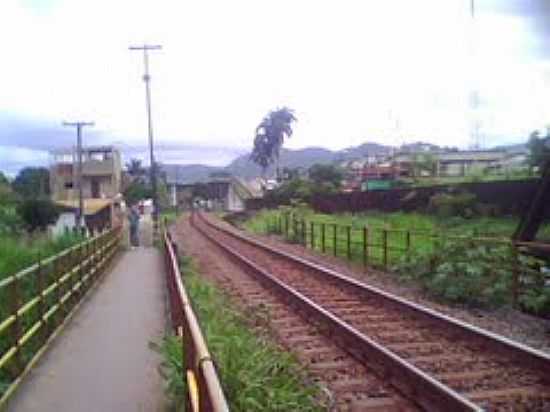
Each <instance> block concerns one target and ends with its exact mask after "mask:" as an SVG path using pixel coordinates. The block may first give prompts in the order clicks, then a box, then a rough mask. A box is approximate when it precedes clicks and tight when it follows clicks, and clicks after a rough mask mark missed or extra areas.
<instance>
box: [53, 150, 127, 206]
mask: <svg viewBox="0 0 550 412" xmlns="http://www.w3.org/2000/svg"><path fill="white" fill-rule="evenodd" d="M52 156H53V164H52V166H51V170H50V187H51V193H52V199H53V200H54V201H75V200H78V188H77V181H76V179H77V176H78V174H77V173H78V157H77V153H76V150H75V149H70V150H62V151H57V152H53V153H52ZM121 179H122V162H121V158H120V152H119V151H118V150H117V149H115V148H114V147H112V146H90V147H86V148H83V149H82V194H83V198H84V199H112V198H114V197H115V196H116V195H117V194H118V193H119V192H120V189H121Z"/></svg>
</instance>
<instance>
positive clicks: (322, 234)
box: [321, 223, 326, 253]
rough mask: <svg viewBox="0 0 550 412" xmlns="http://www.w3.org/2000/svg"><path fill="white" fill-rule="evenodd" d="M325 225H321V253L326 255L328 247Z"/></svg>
mask: <svg viewBox="0 0 550 412" xmlns="http://www.w3.org/2000/svg"><path fill="white" fill-rule="evenodd" d="M325 230H326V227H325V224H324V223H321V251H322V252H323V253H325V251H326V245H325Z"/></svg>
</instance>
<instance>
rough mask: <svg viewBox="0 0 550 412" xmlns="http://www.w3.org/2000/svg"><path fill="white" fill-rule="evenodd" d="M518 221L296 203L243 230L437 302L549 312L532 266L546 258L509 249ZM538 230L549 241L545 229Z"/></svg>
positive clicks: (547, 294) (548, 293) (548, 295)
mask: <svg viewBox="0 0 550 412" xmlns="http://www.w3.org/2000/svg"><path fill="white" fill-rule="evenodd" d="M286 216H288V220H287V218H286ZM287 221H288V223H289V224H288V228H287ZM294 222H296V223H294ZM302 222H305V224H303V223H302ZM517 224H518V220H517V219H516V218H495V217H491V218H489V217H478V218H470V219H465V218H461V217H452V218H447V219H445V220H443V219H438V218H437V217H434V216H429V215H424V214H418V213H410V214H406V213H389V214H384V213H373V212H371V213H364V214H357V215H351V214H340V215H325V214H318V213H315V212H313V211H312V210H311V209H308V208H304V207H301V208H299V207H295V208H292V209H290V208H286V209H285V208H283V209H281V210H263V211H260V212H259V213H258V214H256V215H255V216H253V217H252V218H251V219H249V220H248V221H246V222H245V223H244V227H245V229H246V230H249V231H251V232H254V233H259V234H266V233H275V234H280V235H283V236H284V237H285V238H286V240H288V241H290V242H295V243H302V244H304V245H305V246H307V247H309V248H311V249H315V250H318V251H321V252H323V251H324V252H325V253H330V254H332V255H334V256H338V257H345V258H347V259H348V260H351V261H355V262H356V263H366V264H368V265H369V266H375V267H376V266H378V267H382V268H384V269H391V270H392V271H394V272H395V273H396V274H397V275H398V276H399V277H400V279H402V280H403V281H407V280H412V281H415V282H416V283H417V284H419V285H420V286H422V287H423V288H424V289H425V290H426V291H427V292H428V293H430V294H432V295H433V296H434V297H436V298H438V299H439V298H440V299H441V300H443V301H448V302H454V303H460V304H467V305H474V306H499V305H503V304H514V305H517V304H520V305H521V306H522V307H524V308H526V309H527V310H528V311H530V312H533V313H537V314H543V315H544V314H547V313H549V314H550V289H549V288H547V287H545V286H544V284H545V282H544V274H543V273H542V272H541V271H540V270H537V268H538V267H540V266H544V265H545V263H544V262H542V261H539V260H538V259H535V258H533V257H529V256H525V255H520V256H516V254H515V252H514V251H513V250H512V245H511V242H510V241H509V240H510V237H511V235H512V233H513V232H514V230H515V229H516V226H517ZM312 225H313V227H312ZM365 227H368V230H367V232H366V234H367V242H366V245H367V248H365V242H364V235H365V232H364V228H365ZM323 228H324V233H325V236H324V242H323V240H322V239H323V236H322V233H323ZM541 229H542V230H541V231H540V232H542V236H547V238H548V233H549V231H550V230H549V229H550V228H549V226H548V225H546V226H544V227H542V228H541ZM408 231H409V232H408ZM435 235H436V236H435ZM348 236H349V243H348ZM540 237H541V233H539V239H540ZM348 244H349V248H348ZM323 245H324V247H323ZM384 245H386V248H384ZM323 249H324V250H323ZM385 250H386V252H384V251H385ZM366 252H368V253H366ZM515 279H517V280H515ZM516 284H517V285H518V286H517V289H516V286H514V285H516ZM516 298H517V299H516Z"/></svg>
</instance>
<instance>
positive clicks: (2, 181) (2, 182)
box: [0, 172, 10, 186]
mask: <svg viewBox="0 0 550 412" xmlns="http://www.w3.org/2000/svg"><path fill="white" fill-rule="evenodd" d="M9 184H10V181H9V180H8V178H7V177H6V175H4V173H2V172H0V186H9Z"/></svg>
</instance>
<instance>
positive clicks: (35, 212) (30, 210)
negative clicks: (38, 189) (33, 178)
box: [17, 199, 59, 232]
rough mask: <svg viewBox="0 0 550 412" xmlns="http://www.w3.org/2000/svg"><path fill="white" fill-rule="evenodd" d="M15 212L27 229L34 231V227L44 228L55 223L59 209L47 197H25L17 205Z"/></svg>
mask: <svg viewBox="0 0 550 412" xmlns="http://www.w3.org/2000/svg"><path fill="white" fill-rule="evenodd" d="M17 214H18V215H19V216H21V219H23V222H24V223H25V226H26V227H27V229H28V231H29V232H34V231H35V230H36V229H40V230H46V228H47V226H48V225H50V224H53V223H55V222H56V220H57V218H58V217H59V209H58V208H57V206H56V205H55V204H54V203H53V202H52V201H51V200H49V199H25V200H23V202H21V204H19V206H17Z"/></svg>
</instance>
